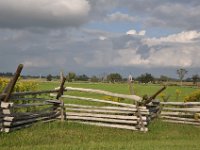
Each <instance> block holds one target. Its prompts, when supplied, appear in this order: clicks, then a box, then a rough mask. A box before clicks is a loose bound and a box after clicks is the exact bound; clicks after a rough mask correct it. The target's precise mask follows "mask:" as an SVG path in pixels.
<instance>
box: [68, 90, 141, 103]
mask: <svg viewBox="0 0 200 150" xmlns="http://www.w3.org/2000/svg"><path fill="white" fill-rule="evenodd" d="M65 90H69V91H80V92H88V93H97V94H103V95H108V96H114V97H120V98H125V99H131V100H133V101H137V102H141V101H142V98H141V97H139V96H137V95H125V94H118V93H112V92H108V91H103V90H97V89H86V88H74V87H66V88H65Z"/></svg>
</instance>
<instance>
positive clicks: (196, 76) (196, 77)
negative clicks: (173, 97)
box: [192, 74, 200, 85]
mask: <svg viewBox="0 0 200 150" xmlns="http://www.w3.org/2000/svg"><path fill="white" fill-rule="evenodd" d="M199 79H200V77H199V75H198V74H195V75H193V76H192V81H193V84H194V85H195V84H197V82H198V81H199Z"/></svg>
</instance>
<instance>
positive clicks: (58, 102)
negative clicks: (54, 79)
mask: <svg viewBox="0 0 200 150" xmlns="http://www.w3.org/2000/svg"><path fill="white" fill-rule="evenodd" d="M45 102H47V103H52V104H58V105H59V104H61V102H60V101H58V100H46V101H45Z"/></svg>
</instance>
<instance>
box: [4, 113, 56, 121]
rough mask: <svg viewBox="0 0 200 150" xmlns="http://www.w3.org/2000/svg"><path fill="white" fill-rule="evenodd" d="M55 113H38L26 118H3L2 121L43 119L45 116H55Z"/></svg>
mask: <svg viewBox="0 0 200 150" xmlns="http://www.w3.org/2000/svg"><path fill="white" fill-rule="evenodd" d="M55 113H56V112H53V111H52V112H44V113H39V114H32V115H27V116H17V117H13V116H5V117H4V120H5V121H8V122H9V121H10V122H11V121H19V120H27V119H33V118H38V117H43V116H47V115H52V114H55Z"/></svg>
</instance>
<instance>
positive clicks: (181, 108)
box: [159, 102, 200, 126]
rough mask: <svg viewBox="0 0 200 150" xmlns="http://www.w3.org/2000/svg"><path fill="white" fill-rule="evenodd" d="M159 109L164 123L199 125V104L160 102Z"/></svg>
mask: <svg viewBox="0 0 200 150" xmlns="http://www.w3.org/2000/svg"><path fill="white" fill-rule="evenodd" d="M160 108H161V113H160V115H159V117H160V118H161V119H162V120H163V121H165V122H171V123H181V124H190V125H198V126H199V125H200V102H185V103H184V102H160Z"/></svg>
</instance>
